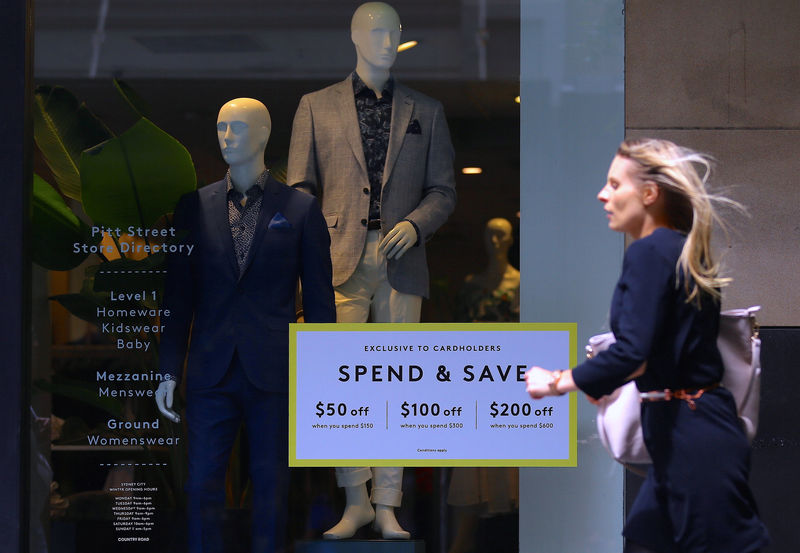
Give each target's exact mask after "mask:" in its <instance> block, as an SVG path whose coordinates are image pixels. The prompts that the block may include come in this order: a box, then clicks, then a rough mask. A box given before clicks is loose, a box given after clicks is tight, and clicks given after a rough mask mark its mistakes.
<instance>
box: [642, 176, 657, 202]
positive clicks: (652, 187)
mask: <svg viewBox="0 0 800 553" xmlns="http://www.w3.org/2000/svg"><path fill="white" fill-rule="evenodd" d="M660 195H661V190H660V189H659V187H658V185H657V184H656V183H655V182H653V181H645V182H644V183H643V184H642V203H643V204H644V205H645V207H650V206H651V205H653V204H655V203H656V202H657V201H658V198H659V196H660Z"/></svg>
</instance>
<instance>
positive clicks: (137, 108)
mask: <svg viewBox="0 0 800 553" xmlns="http://www.w3.org/2000/svg"><path fill="white" fill-rule="evenodd" d="M114 88H116V89H117V92H119V95H120V96H122V99H123V100H125V103H126V104H128V107H130V108H131V109H132V110H133V112H134V113H135V114H136V115H137V116H138V117H150V106H149V105H148V103H147V102H146V101H145V100H144V98H142V97H141V96H139V94H138V93H137V92H136V91H135V90H134V89H133V88H132V87H131V85H129V84H128V83H126V82H125V81H120V80H118V79H114Z"/></svg>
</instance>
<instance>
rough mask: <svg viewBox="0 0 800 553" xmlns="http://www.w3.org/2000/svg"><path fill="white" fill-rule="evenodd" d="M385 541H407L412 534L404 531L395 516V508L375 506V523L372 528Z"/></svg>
mask: <svg viewBox="0 0 800 553" xmlns="http://www.w3.org/2000/svg"><path fill="white" fill-rule="evenodd" d="M372 527H373V528H374V529H375V530H376V531H377V532H380V533H381V537H382V538H383V539H385V540H407V539H409V538H410V537H411V534H409V533H408V532H406V531H405V530H403V528H402V527H401V526H400V523H399V522H397V519H396V518H395V516H394V507H390V506H388V505H376V506H375V523H374V524H373V526H372Z"/></svg>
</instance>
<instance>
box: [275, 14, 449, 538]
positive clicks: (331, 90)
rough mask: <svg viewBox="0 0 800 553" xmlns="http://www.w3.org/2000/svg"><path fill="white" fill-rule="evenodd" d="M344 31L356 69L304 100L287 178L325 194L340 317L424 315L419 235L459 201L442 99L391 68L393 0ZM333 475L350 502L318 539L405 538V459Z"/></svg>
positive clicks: (412, 318)
mask: <svg viewBox="0 0 800 553" xmlns="http://www.w3.org/2000/svg"><path fill="white" fill-rule="evenodd" d="M350 30H351V39H352V41H353V44H354V45H355V50H356V57H357V63H356V70H355V71H354V73H353V74H352V75H350V76H348V77H347V78H346V79H345V80H344V81H342V82H340V83H337V84H335V85H332V86H330V87H328V88H325V89H323V90H319V91H317V92H313V93H311V94H307V95H305V96H303V98H302V99H301V100H300V105H299V107H298V108H297V114H296V115H295V120H294V127H293V129H292V141H291V146H290V149H289V164H288V170H287V182H288V183H289V184H292V185H294V186H297V187H299V188H301V189H303V190H306V191H308V192H310V193H312V194H315V195H317V196H318V197H319V198H320V200H321V202H322V211H323V214H324V215H325V219H326V221H327V224H328V230H329V232H330V235H331V258H332V261H333V285H334V287H335V293H336V315H337V320H338V321H339V322H366V321H367V318H368V317H369V316H370V314H371V315H372V321H373V322H419V317H420V308H421V304H422V297H423V296H427V295H428V268H427V263H426V260H425V241H426V240H428V239H430V238H431V236H432V235H433V233H434V232H435V231H436V230H437V229H438V228H439V227H440V226H441V225H442V224H443V223H444V222H445V220H446V219H447V217H448V216H449V215H450V213H451V212H452V210H453V208H454V207H455V180H454V175H453V147H452V144H451V142H450V134H449V131H448V129H447V121H446V120H445V117H444V111H443V109H442V106H441V104H440V103H439V102H437V101H436V100H433V99H431V98H428V97H427V96H424V95H422V94H420V93H419V92H416V91H413V90H411V89H409V88H407V87H405V86H403V85H402V84H400V83H398V82H397V81H396V80H394V79H393V78H392V76H391V73H390V69H391V67H392V65H393V64H394V61H395V57H396V56H397V46H398V44H399V42H400V31H401V26H400V18H399V17H398V15H397V12H395V10H394V9H393V8H392V7H391V6H389V5H388V4H384V3H382V2H369V3H367V4H362V5H361V6H359V8H358V9H357V10H356V11H355V13H354V14H353V19H352V21H351V25H350ZM336 477H337V482H338V484H339V485H340V486H342V487H344V488H345V493H346V496H347V506H346V508H345V512H344V514H343V516H342V519H341V521H340V522H339V524H337V525H336V526H334V527H333V528H331V529H330V530H329V531H328V532H326V533H325V534H324V537H325V538H328V539H339V538H347V537H351V536H352V535H353V533H354V532H355V531H356V530H357V529H358V528H359V527H361V526H363V525H365V524H367V523H369V522H371V521H373V519H374V521H375V526H376V528H377V529H378V530H379V531H380V532H381V534H382V536H383V537H384V538H395V539H404V538H408V537H409V533H408V532H406V531H404V530H403V529H402V528H401V527H400V525H399V524H398V523H397V521H396V519H395V516H394V507H396V506H399V505H400V502H401V498H402V492H401V481H402V468H375V469H373V471H370V469H369V468H365V467H361V468H337V471H336ZM370 477H372V478H373V482H372V498H371V499H372V502H373V503H375V504H376V510H375V511H373V509H372V506H371V505H370V501H369V498H368V496H367V491H366V486H365V482H366V481H367V480H369V479H370Z"/></svg>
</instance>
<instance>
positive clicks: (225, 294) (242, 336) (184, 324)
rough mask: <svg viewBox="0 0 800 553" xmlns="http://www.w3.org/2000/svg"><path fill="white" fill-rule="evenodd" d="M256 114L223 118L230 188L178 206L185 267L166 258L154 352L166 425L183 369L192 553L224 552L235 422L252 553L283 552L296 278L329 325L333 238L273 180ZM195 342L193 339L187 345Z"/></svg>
mask: <svg viewBox="0 0 800 553" xmlns="http://www.w3.org/2000/svg"><path fill="white" fill-rule="evenodd" d="M270 128H271V121H270V116H269V112H268V111H267V108H266V107H264V105H263V104H262V103H261V102H259V101H257V100H253V99H250V98H238V99H236V100H231V101H230V102H228V103H226V104H225V105H224V106H222V109H220V112H219V117H218V119H217V135H218V138H219V145H220V149H221V151H222V156H223V158H224V159H225V161H226V162H227V163H228V165H229V166H230V170H229V173H228V175H226V178H224V179H223V180H220V181H218V182H215V183H213V184H210V185H208V186H206V187H204V188H201V189H199V190H197V191H195V192H192V193H190V194H187V195H185V196H184V197H183V198H181V200H180V202H179V203H178V206H177V208H176V209H175V219H174V226H175V227H176V228H177V229H178V233H180V234H183V235H184V236H185V237H184V238H183V240H184V241H185V242H186V243H191V244H194V245H195V248H194V253H193V254H192V255H191V256H188V257H187V256H178V255H174V256H171V257H170V258H169V259H168V263H167V280H166V285H165V290H164V302H163V307H164V309H169V310H170V312H171V313H170V316H169V317H166V318H165V320H164V321H163V324H164V325H165V328H164V332H163V335H162V337H161V345H160V359H159V363H160V369H161V372H162V373H164V374H165V375H166V376H167V377H168V378H169V380H166V381H164V382H162V383H161V384H160V385H159V387H158V390H157V391H156V403H157V405H158V408H159V410H160V411H161V412H162V413H163V414H164V416H165V417H167V418H169V419H170V420H172V421H175V422H177V421H179V420H180V417H179V416H178V414H177V413H176V412H175V411H173V410H172V400H173V393H174V390H175V386H176V381H177V379H178V378H179V377H180V375H181V372H182V367H183V362H184V358H185V357H187V352H188V360H187V365H186V405H187V407H186V423H187V430H188V436H187V437H188V459H189V472H188V479H187V483H186V492H187V495H188V501H187V504H188V519H189V551H191V552H200V551H204V552H205V551H215V552H216V551H222V533H221V528H220V523H221V509H222V506H223V503H224V497H225V496H224V480H225V470H226V466H227V462H228V457H229V456H230V452H231V448H232V446H233V442H234V439H235V438H236V433H237V431H238V429H239V426H240V424H241V422H242V421H243V422H244V424H245V429H246V431H247V433H248V437H249V445H250V448H249V449H250V478H251V483H252V490H253V516H252V526H253V546H252V551H254V552H259V553H261V552H270V553H272V552H274V551H277V550H280V549H281V547H282V545H283V542H284V541H285V540H284V535H285V532H286V521H285V519H286V502H287V487H286V485H287V481H288V473H287V459H288V435H287V431H288V372H289V370H288V359H289V340H288V330H289V329H288V324H289V323H290V322H295V291H296V288H297V279H298V277H299V278H300V279H301V281H302V284H303V287H302V288H303V305H304V312H305V320H306V321H308V322H333V321H335V310H334V306H333V289H332V286H331V274H332V273H331V263H330V254H329V248H330V239H329V237H328V232H327V229H326V227H325V220H324V219H323V217H322V213H321V212H320V209H319V205H318V203H317V201H316V200H315V199H314V198H310V197H309V196H308V195H307V194H302V193H300V192H298V191H296V190H292V189H291V188H289V187H288V186H286V185H284V184H281V183H280V182H278V181H276V180H275V179H273V178H272V177H271V176H269V173H268V171H266V168H265V167H264V149H265V147H266V144H267V140H268V139H269V134H270ZM190 335H191V340H190V339H189V337H190Z"/></svg>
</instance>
